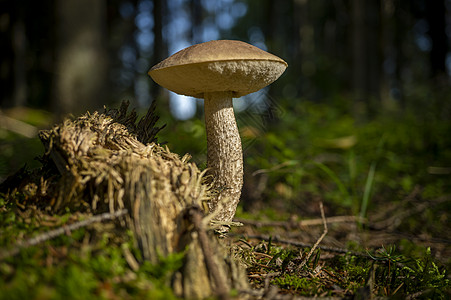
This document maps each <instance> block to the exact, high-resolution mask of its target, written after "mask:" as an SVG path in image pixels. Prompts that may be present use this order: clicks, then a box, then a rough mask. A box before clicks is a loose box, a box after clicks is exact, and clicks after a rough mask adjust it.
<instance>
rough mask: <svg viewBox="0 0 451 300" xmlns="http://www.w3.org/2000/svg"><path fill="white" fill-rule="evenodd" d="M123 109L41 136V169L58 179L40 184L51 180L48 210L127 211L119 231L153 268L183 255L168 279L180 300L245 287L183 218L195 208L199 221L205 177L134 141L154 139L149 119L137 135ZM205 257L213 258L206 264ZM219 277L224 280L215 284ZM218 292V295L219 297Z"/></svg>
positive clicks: (216, 246) (208, 235) (209, 237)
mask: <svg viewBox="0 0 451 300" xmlns="http://www.w3.org/2000/svg"><path fill="white" fill-rule="evenodd" d="M126 109H127V106H126V105H125V106H124V105H123V106H122V107H121V109H120V110H111V111H106V112H105V113H97V112H95V113H92V114H90V113H87V114H85V115H84V116H82V117H79V118H77V119H75V120H65V121H64V122H63V123H62V124H61V125H58V126H55V127H54V128H52V129H50V130H47V131H43V132H41V133H40V138H41V140H42V142H43V144H44V146H45V149H46V153H45V155H44V157H43V158H42V161H43V162H44V167H46V166H47V167H48V168H51V166H56V168H54V167H53V170H57V171H54V172H55V173H58V174H57V175H56V176H55V175H54V176H53V177H52V176H50V177H48V178H46V180H44V181H43V182H46V184H47V185H49V183H48V181H49V180H57V182H56V183H57V184H54V186H56V188H55V189H54V193H53V194H51V195H50V194H49V195H47V197H46V199H47V200H46V201H48V203H46V204H45V205H47V209H51V210H53V211H56V212H57V211H63V210H64V209H65V208H66V207H70V208H71V209H84V210H91V211H93V212H94V211H95V212H105V211H108V212H110V213H114V212H115V211H118V210H121V209H127V210H128V212H129V214H128V217H127V218H126V219H127V221H126V222H125V224H123V225H125V226H127V227H128V228H130V229H132V231H133V232H134V235H135V239H136V241H137V243H138V246H139V248H140V250H141V252H142V257H143V259H144V260H147V261H150V262H152V263H158V262H159V260H160V259H161V257H165V256H167V255H169V254H171V253H174V252H180V251H185V253H186V255H185V264H184V266H183V267H182V268H181V269H180V270H179V271H177V272H176V273H175V274H174V277H173V280H172V281H173V288H174V291H175V292H176V294H178V295H179V296H183V297H187V298H205V297H211V296H212V295H215V294H217V293H216V291H217V290H220V291H223V290H224V289H226V290H230V289H232V288H236V289H240V288H245V287H246V286H247V280H246V276H245V274H244V271H243V270H242V269H241V268H240V266H239V264H238V263H237V262H235V261H234V259H233V255H232V254H231V253H230V251H229V250H227V249H226V247H224V246H223V245H222V244H221V243H220V241H218V240H217V238H216V237H215V235H214V234H212V232H211V230H210V231H208V228H206V227H208V226H199V224H196V225H195V224H193V221H192V217H191V216H190V214H189V212H190V211H193V208H194V211H197V212H198V213H199V214H200V215H201V217H202V218H203V212H202V211H201V209H200V208H201V207H204V206H205V205H203V204H204V203H203V202H207V203H208V201H209V197H210V196H211V193H210V190H209V186H208V185H207V184H206V183H205V180H204V172H201V171H200V170H199V169H198V168H197V166H196V165H195V164H193V163H190V162H188V160H189V156H187V155H186V156H184V157H182V158H180V157H179V156H178V155H177V154H174V153H171V152H170V151H169V149H168V148H167V147H166V148H163V147H161V146H159V145H158V144H156V143H154V142H150V143H147V144H145V143H146V142H144V143H142V142H141V141H140V140H139V139H140V137H144V138H143V139H141V140H147V141H154V140H155V138H154V135H155V133H156V132H157V131H158V130H159V128H157V129H155V128H154V127H153V125H154V123H155V117H153V116H152V114H148V115H147V116H146V118H148V120H151V121H150V122H147V123H146V122H142V121H141V122H140V123H138V124H141V126H145V127H146V128H147V129H146V130H142V128H140V127H139V128H138V126H136V125H135V121H136V115H132V116H128V115H127V113H126ZM124 110H125V112H124ZM132 114H133V112H132ZM152 122H153V123H152ZM151 125H152V126H151ZM52 178H53V179H52ZM55 178H57V179H55ZM204 223H206V222H204ZM207 225H208V224H207ZM199 236H201V237H202V238H203V240H202V241H199ZM206 248H208V249H209V250H208V251H207V252H206V251H205V249H206ZM205 254H208V255H212V257H208V259H207V260H206V259H205ZM206 261H207V263H206ZM211 262H214V264H215V266H214V268H213V270H212V269H211ZM218 276H221V277H222V278H227V279H225V281H224V280H223V282H222V283H221V286H218V281H217V279H218ZM221 293H222V295H218V296H220V297H224V292H221Z"/></svg>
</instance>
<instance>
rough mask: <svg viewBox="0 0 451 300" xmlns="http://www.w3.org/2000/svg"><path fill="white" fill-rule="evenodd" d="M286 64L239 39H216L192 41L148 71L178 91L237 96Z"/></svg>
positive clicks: (258, 86) (263, 82) (252, 89)
mask: <svg viewBox="0 0 451 300" xmlns="http://www.w3.org/2000/svg"><path fill="white" fill-rule="evenodd" d="M287 66H288V64H287V63H286V62H285V61H284V60H283V59H281V58H279V57H277V56H275V55H273V54H271V53H268V52H266V51H263V50H261V49H259V48H257V47H254V46H252V45H249V44H247V43H244V42H241V41H232V40H219V41H210V42H206V43H202V44H197V45H193V46H191V47H188V48H185V49H183V50H181V51H179V52H177V53H175V54H174V55H172V56H170V57H168V58H167V59H165V60H163V61H162V62H160V63H159V64H157V65H155V66H153V67H152V69H150V71H149V75H150V77H152V79H153V80H154V81H155V82H156V83H158V84H159V85H161V86H163V87H165V88H167V89H168V90H171V91H173V92H175V93H177V94H180V95H186V96H192V97H196V98H203V96H204V93H210V92H232V96H233V97H241V96H244V95H247V94H250V93H253V92H256V91H258V90H260V89H262V88H264V87H265V86H267V85H269V84H271V83H272V82H274V81H275V80H276V79H277V78H279V76H280V75H282V73H283V72H284V71H285V69H286V67H287Z"/></svg>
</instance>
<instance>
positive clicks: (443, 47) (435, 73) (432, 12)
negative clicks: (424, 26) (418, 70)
mask: <svg viewBox="0 0 451 300" xmlns="http://www.w3.org/2000/svg"><path fill="white" fill-rule="evenodd" d="M425 2H426V19H427V22H428V24H429V30H428V34H429V37H430V38H431V42H432V48H431V51H430V55H429V57H430V65H431V76H432V77H434V78H437V77H444V76H446V54H447V53H448V38H447V37H446V22H445V20H446V13H447V10H446V7H445V1H443V0H442V1H439V0H435V1H425Z"/></svg>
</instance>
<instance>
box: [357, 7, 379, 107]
mask: <svg viewBox="0 0 451 300" xmlns="http://www.w3.org/2000/svg"><path fill="white" fill-rule="evenodd" d="M380 8H381V5H380V0H375V1H361V0H353V1H352V21H353V22H352V49H353V51H352V55H353V56H352V62H353V64H352V72H353V76H352V78H353V90H354V100H355V104H356V106H355V108H356V111H355V113H356V114H358V115H360V114H361V113H364V114H366V113H369V115H371V114H372V113H373V112H374V110H375V107H377V106H379V100H380V90H381V42H382V41H381V34H380V12H381V10H380Z"/></svg>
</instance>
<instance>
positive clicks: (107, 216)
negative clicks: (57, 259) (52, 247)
mask: <svg viewBox="0 0 451 300" xmlns="http://www.w3.org/2000/svg"><path fill="white" fill-rule="evenodd" d="M127 212H128V211H127V209H121V210H118V211H116V212H114V213H103V214H98V215H94V216H92V217H90V218H88V219H86V220H83V221H78V222H75V223H73V224H70V225H67V226H66V225H63V226H62V227H60V228H57V229H54V230H50V231H47V232H44V233H42V234H39V235H38V236H35V237H34V238H30V239H28V240H25V241H22V242H18V243H17V244H16V245H14V247H13V248H12V249H10V250H5V251H1V252H0V260H3V259H5V258H8V257H11V256H14V255H17V254H18V253H19V252H20V250H22V249H24V248H29V247H31V246H36V245H38V244H40V243H43V242H45V241H48V240H51V239H54V238H56V237H58V236H60V235H63V234H69V233H70V232H71V231H74V230H77V229H79V228H82V227H86V226H89V225H91V224H93V223H97V222H102V221H106V220H112V219H115V218H119V217H121V216H123V215H125V214H126V213H127Z"/></svg>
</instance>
